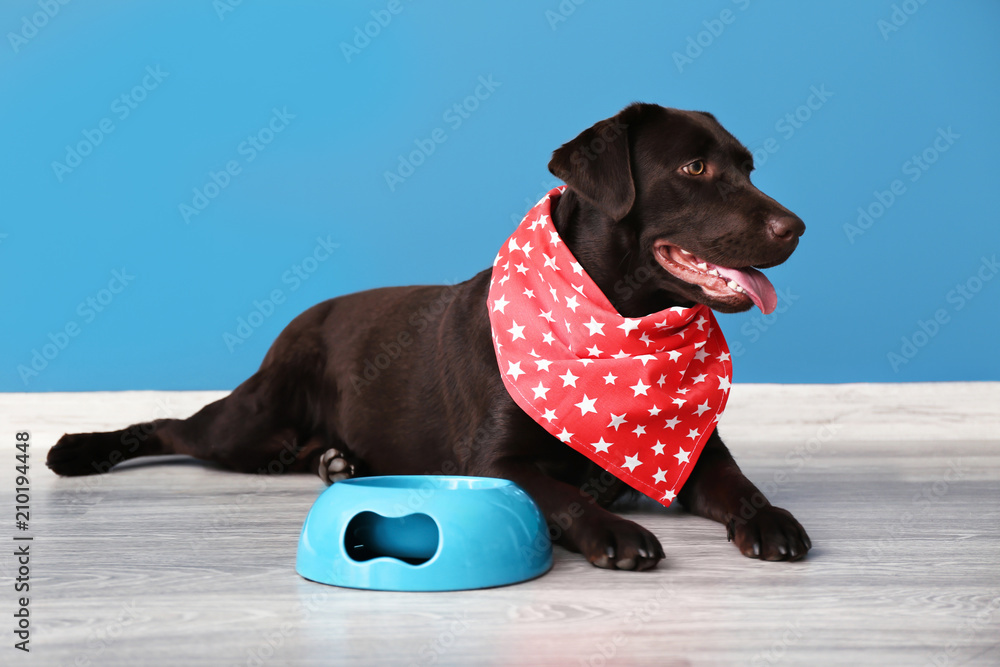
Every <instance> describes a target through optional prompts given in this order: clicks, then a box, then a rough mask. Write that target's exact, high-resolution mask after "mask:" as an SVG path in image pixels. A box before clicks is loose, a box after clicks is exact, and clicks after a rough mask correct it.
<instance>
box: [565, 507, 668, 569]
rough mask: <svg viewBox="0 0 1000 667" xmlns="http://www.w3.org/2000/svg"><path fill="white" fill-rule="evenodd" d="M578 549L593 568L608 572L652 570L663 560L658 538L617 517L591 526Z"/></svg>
mask: <svg viewBox="0 0 1000 667" xmlns="http://www.w3.org/2000/svg"><path fill="white" fill-rule="evenodd" d="M576 546H577V547H578V548H579V549H580V553H582V554H583V555H584V557H586V559H587V560H589V561H590V562H591V563H592V564H593V565H596V566H597V567H603V568H606V569H609V570H649V569H651V568H654V567H656V564H657V563H659V562H660V560H661V559H662V558H663V556H664V554H663V547H661V546H660V541H659V540H657V539H656V536H655V535H653V534H652V533H651V532H649V531H648V530H646V529H645V528H643V527H642V526H640V525H639V524H637V523H634V522H632V521H628V520H627V519H621V518H618V517H615V518H614V519H613V520H610V521H606V522H602V523H599V524H596V525H592V526H590V527H589V528H588V530H587V531H586V533H585V534H584V535H583V536H581V537H580V538H579V539H578V540H577V542H576Z"/></svg>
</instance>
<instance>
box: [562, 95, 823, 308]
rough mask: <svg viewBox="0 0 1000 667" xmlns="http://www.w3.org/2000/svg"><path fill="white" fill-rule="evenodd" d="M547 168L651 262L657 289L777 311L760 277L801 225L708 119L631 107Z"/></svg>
mask: <svg viewBox="0 0 1000 667" xmlns="http://www.w3.org/2000/svg"><path fill="white" fill-rule="evenodd" d="M549 170H550V171H551V172H552V173H553V174H554V175H555V176H557V177H558V178H560V179H562V180H563V181H565V182H566V184H567V185H568V186H569V187H570V189H571V190H573V191H575V192H576V193H577V194H578V195H579V196H580V197H581V198H582V199H583V200H584V201H586V202H588V203H589V204H591V205H592V206H594V207H596V208H597V209H598V210H599V211H600V212H602V213H603V214H604V215H606V216H607V217H608V218H609V219H610V220H612V221H614V223H615V224H616V225H620V226H622V227H623V228H624V229H626V230H628V232H627V233H628V234H629V235H630V236H631V237H632V238H633V239H634V242H635V244H636V246H637V248H636V250H638V252H639V253H643V254H644V255H645V256H647V257H649V256H651V257H652V258H654V259H655V261H656V263H657V264H658V265H659V267H661V268H662V271H656V272H655V275H654V277H653V281H651V282H653V283H654V285H653V287H654V288H655V289H659V290H664V291H666V292H668V293H670V294H673V295H676V296H677V297H680V298H681V299H684V300H690V301H695V302H698V303H703V304H705V305H707V306H709V307H711V308H714V309H715V310H718V311H721V312H730V313H731V312H739V311H743V310H747V309H749V308H750V307H751V306H752V305H754V304H756V305H757V306H758V307H759V308H760V309H761V310H763V311H764V312H765V313H769V312H771V311H772V310H773V309H774V307H775V305H776V302H777V298H776V296H775V292H774V288H773V287H772V286H771V283H770V281H768V279H767V278H765V277H764V274H763V273H761V272H760V271H759V270H758V269H762V268H768V267H771V266H775V265H777V264H781V263H782V262H784V261H785V260H786V259H788V257H789V256H790V255H791V254H792V251H794V250H795V247H796V246H797V245H798V242H799V237H800V236H801V235H802V233H803V232H804V231H805V225H804V224H803V223H802V220H800V219H799V218H798V217H797V216H796V215H795V214H793V213H792V212H791V211H789V210H788V209H786V208H785V207H783V206H782V205H781V204H779V203H778V202H776V201H774V200H773V199H771V198H770V197H768V196H767V195H765V194H764V193H763V192H761V191H760V190H758V189H757V188H756V187H754V185H753V184H752V183H751V182H750V172H751V171H752V170H753V156H752V155H751V154H750V152H749V151H748V150H747V149H746V148H745V147H744V146H743V145H742V144H741V143H740V142H739V141H737V140H736V138H735V137H733V136H732V135H731V134H729V132H727V131H726V130H725V128H723V127H722V125H720V124H719V122H718V121H717V120H716V119H715V117H714V116H712V115H711V114H709V113H705V112H700V111H681V110H679V109H667V108H664V107H661V106H658V105H655V104H633V105H631V106H629V107H626V108H625V109H624V110H623V111H621V112H620V113H619V114H617V115H616V116H614V117H612V118H609V119H607V120H602V121H601V122H599V123H597V124H596V125H594V126H593V127H591V128H589V129H587V130H584V131H583V132H582V133H581V134H580V135H579V136H578V137H576V138H575V139H573V140H572V141H570V142H569V143H566V144H564V145H563V146H561V147H560V148H559V149H557V150H556V151H555V153H553V155H552V160H551V162H549Z"/></svg>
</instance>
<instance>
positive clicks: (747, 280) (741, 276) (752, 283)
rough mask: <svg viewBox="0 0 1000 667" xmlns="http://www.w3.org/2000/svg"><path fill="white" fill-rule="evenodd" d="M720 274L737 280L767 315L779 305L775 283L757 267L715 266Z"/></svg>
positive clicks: (728, 278)
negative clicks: (729, 267)
mask: <svg viewBox="0 0 1000 667" xmlns="http://www.w3.org/2000/svg"><path fill="white" fill-rule="evenodd" d="M713 268H714V269H715V270H716V271H718V272H719V275H720V276H722V277H724V278H726V279H727V280H732V281H735V282H736V284H738V285H739V286H740V287H742V288H743V289H744V290H746V293H747V294H749V295H750V298H751V299H752V300H753V302H754V303H755V304H756V305H757V307H758V308H760V309H761V310H762V311H763V312H764V314H765V315H770V314H771V312H773V311H774V309H775V307H776V306H777V305H778V295H777V294H775V293H774V285H772V284H771V281H770V280H768V279H767V277H766V276H765V275H764V274H763V273H761V272H760V271H758V270H757V269H753V268H749V269H726V268H723V267H721V266H713Z"/></svg>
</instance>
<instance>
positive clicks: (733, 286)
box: [653, 241, 778, 315]
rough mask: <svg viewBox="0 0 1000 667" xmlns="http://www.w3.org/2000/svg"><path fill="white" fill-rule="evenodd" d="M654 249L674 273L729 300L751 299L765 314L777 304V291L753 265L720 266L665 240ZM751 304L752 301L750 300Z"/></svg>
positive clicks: (661, 264) (712, 295) (659, 260)
mask: <svg viewBox="0 0 1000 667" xmlns="http://www.w3.org/2000/svg"><path fill="white" fill-rule="evenodd" d="M653 253H654V254H655V255H656V261H657V262H659V264H660V266H662V267H663V268H664V269H665V270H666V271H667V272H669V273H670V274H671V275H673V276H675V277H677V278H679V279H680V280H683V281H684V282H686V283H689V284H691V285H697V286H699V287H701V288H702V290H704V292H705V293H706V294H707V295H708V296H711V297H715V298H718V299H723V300H725V301H727V302H729V303H738V302H739V301H743V300H749V301H752V302H753V303H754V305H756V306H757V307H758V308H760V309H761V311H763V313H764V314H765V315H767V314H770V313H771V312H773V311H774V309H775V307H776V306H777V305H778V295H777V294H775V292H774V285H772V284H771V281H770V280H768V279H767V277H766V276H765V275H764V274H763V273H761V272H760V271H758V270H757V269H755V268H754V267H752V266H746V267H743V268H740V269H735V268H730V267H725V266H718V265H717V264H712V263H711V262H707V261H705V260H704V259H701V258H700V257H697V256H696V255H693V254H692V253H690V252H688V251H687V250H684V249H683V248H680V247H678V246H675V245H670V244H669V243H667V242H666V241H657V242H656V243H655V244H653ZM747 307H749V304H747Z"/></svg>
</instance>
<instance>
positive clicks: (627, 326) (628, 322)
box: [618, 317, 640, 336]
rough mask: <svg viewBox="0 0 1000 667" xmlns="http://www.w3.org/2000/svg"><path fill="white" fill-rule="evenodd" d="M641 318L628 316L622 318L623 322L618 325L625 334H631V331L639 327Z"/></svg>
mask: <svg viewBox="0 0 1000 667" xmlns="http://www.w3.org/2000/svg"><path fill="white" fill-rule="evenodd" d="M639 322H640V320H634V319H632V318H630V317H626V318H625V319H624V320H622V323H621V324H619V325H618V328H619V329H621V330H622V331H624V332H625V335H626V336H627V335H629V332H631V331H635V330H636V329H638V328H639Z"/></svg>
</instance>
